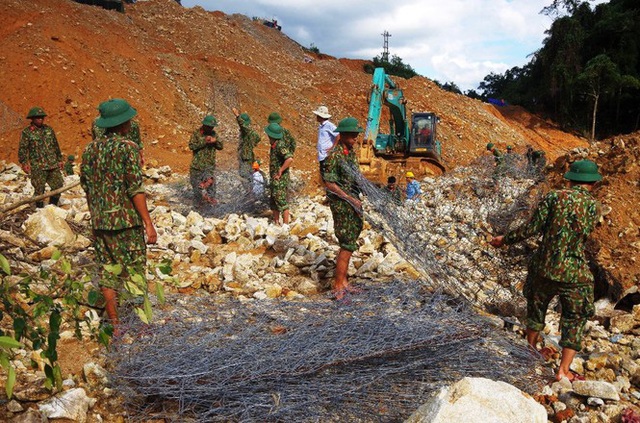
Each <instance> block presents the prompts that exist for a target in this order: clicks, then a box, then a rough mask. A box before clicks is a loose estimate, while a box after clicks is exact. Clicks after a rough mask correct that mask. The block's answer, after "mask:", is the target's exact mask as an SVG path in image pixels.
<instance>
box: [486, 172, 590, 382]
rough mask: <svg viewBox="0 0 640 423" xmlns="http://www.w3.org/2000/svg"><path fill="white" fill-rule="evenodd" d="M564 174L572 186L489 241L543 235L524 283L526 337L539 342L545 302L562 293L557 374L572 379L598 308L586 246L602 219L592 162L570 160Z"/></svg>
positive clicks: (508, 241) (499, 243)
mask: <svg viewBox="0 0 640 423" xmlns="http://www.w3.org/2000/svg"><path fill="white" fill-rule="evenodd" d="M564 177H565V178H566V179H567V180H569V184H570V189H564V190H557V191H551V192H550V193H549V194H547V195H546V196H545V198H544V199H543V200H542V201H541V202H540V203H539V204H538V206H537V208H536V209H535V211H534V213H533V216H532V218H531V219H530V220H529V222H527V223H526V224H524V225H523V226H521V227H519V228H518V229H516V230H514V231H512V232H509V233H508V234H506V235H504V236H498V237H495V238H494V239H493V240H492V241H491V245H493V246H495V247H500V246H502V245H503V244H514V243H516V242H519V241H522V240H525V239H527V238H530V237H532V236H534V235H542V242H541V243H540V246H539V247H538V249H537V250H536V252H535V253H534V255H533V257H532V258H531V262H530V264H529V273H528V276H527V281H526V283H525V286H524V295H525V297H526V299H527V319H526V326H527V330H526V332H527V341H528V342H529V344H530V345H531V346H532V347H533V348H535V347H536V343H537V341H538V335H539V333H540V331H541V330H542V329H544V320H545V316H546V312H547V307H548V305H549V303H550V302H551V299H552V298H553V297H554V296H556V295H558V296H559V298H560V304H561V305H562V319H561V321H560V329H561V332H562V339H561V341H560V345H561V346H562V358H561V360H560V367H559V368H558V372H557V374H556V378H557V379H558V380H560V379H561V378H562V377H567V378H568V379H569V380H572V379H573V378H575V377H576V375H574V374H573V373H571V371H570V370H569V366H570V365H571V362H572V361H573V358H574V357H575V355H576V352H577V351H579V350H580V349H581V348H582V335H583V331H584V326H585V323H586V322H587V319H588V318H589V317H591V316H592V315H593V311H594V307H593V281H594V278H593V275H592V274H591V272H590V271H589V266H588V263H587V259H586V257H585V253H584V248H585V242H586V240H587V237H588V236H589V234H590V233H591V232H592V231H593V229H594V227H595V224H596V222H597V218H598V212H597V204H596V201H595V199H594V198H593V197H592V196H591V194H590V191H591V190H592V189H593V184H594V183H595V182H597V181H600V180H601V179H602V176H601V175H600V173H599V172H598V166H597V165H596V164H595V163H594V162H592V161H590V160H581V161H578V162H574V163H572V164H571V167H570V169H569V172H567V173H565V175H564Z"/></svg>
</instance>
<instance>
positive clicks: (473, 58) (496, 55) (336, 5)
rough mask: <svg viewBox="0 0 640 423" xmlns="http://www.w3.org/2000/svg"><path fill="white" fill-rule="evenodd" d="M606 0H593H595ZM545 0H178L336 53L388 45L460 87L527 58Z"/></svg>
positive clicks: (540, 27) (357, 54)
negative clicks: (259, 20) (267, 23)
mask: <svg viewBox="0 0 640 423" xmlns="http://www.w3.org/2000/svg"><path fill="white" fill-rule="evenodd" d="M606 1H607V0H596V2H595V4H597V3H603V2H606ZM550 3H551V0H447V1H445V2H443V1H439V0H396V1H394V2H389V1H388V0H385V1H383V0H370V1H367V0H351V1H348V2H347V1H344V0H325V1H324V2H322V3H318V2H317V1H311V0H244V1H237V0H182V4H183V5H184V6H186V7H191V6H194V5H200V6H202V7H204V8H205V9H209V10H221V11H223V12H225V13H243V14H246V15H248V16H262V17H265V18H276V19H278V23H279V24H281V25H282V27H283V28H282V30H283V31H284V32H285V33H286V34H288V35H289V36H290V37H292V38H294V39H295V40H296V41H298V42H299V43H300V44H302V45H305V46H309V45H311V43H313V44H314V45H315V46H317V47H318V48H319V49H320V51H322V52H323V53H327V54H331V55H334V56H337V57H349V58H359V59H370V58H373V57H374V56H377V55H378V54H380V53H381V52H382V44H383V37H382V32H383V31H384V30H387V31H389V32H390V33H391V37H390V38H389V52H390V54H391V55H397V56H399V57H401V58H402V60H403V62H404V63H407V64H409V65H411V66H412V67H413V68H414V69H415V70H416V71H417V72H418V73H420V74H422V75H424V76H426V77H428V78H432V79H437V80H439V81H440V82H448V81H453V82H455V83H456V84H457V85H458V86H459V87H460V88H462V89H463V90H466V89H470V88H476V87H477V85H478V84H479V83H480V81H482V79H483V78H484V77H485V76H486V75H488V74H489V73H490V72H495V73H502V72H504V71H505V70H507V69H509V68H511V67H514V66H522V65H524V64H526V63H527V62H528V61H529V59H528V58H527V56H528V55H529V54H531V53H533V52H534V51H536V50H537V49H539V48H540V47H541V46H542V40H543V39H544V37H545V34H544V31H545V30H546V29H547V28H549V26H550V25H551V22H552V20H551V19H550V18H549V17H548V16H544V15H541V14H540V13H539V12H540V11H541V10H542V8H543V7H545V6H547V5H549V4H550Z"/></svg>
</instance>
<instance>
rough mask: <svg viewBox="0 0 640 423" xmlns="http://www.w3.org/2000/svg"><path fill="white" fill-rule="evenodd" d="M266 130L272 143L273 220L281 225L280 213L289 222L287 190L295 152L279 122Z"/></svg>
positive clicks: (283, 220) (270, 168)
mask: <svg viewBox="0 0 640 423" xmlns="http://www.w3.org/2000/svg"><path fill="white" fill-rule="evenodd" d="M264 132H266V134H267V135H268V136H269V142H270V144H271V149H270V154H269V176H270V178H271V181H270V194H271V197H270V198H271V211H272V213H273V222H274V223H275V224H276V225H280V214H282V222H283V223H284V224H288V223H289V202H288V201H287V191H288V190H289V182H290V175H289V168H290V167H291V163H292V162H293V153H292V152H291V150H289V146H288V145H287V143H286V141H285V139H284V129H283V128H282V127H281V126H280V125H278V124H277V123H275V122H274V123H270V124H269V126H267V127H266V128H264Z"/></svg>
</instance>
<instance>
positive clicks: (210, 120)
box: [202, 115, 218, 128]
mask: <svg viewBox="0 0 640 423" xmlns="http://www.w3.org/2000/svg"><path fill="white" fill-rule="evenodd" d="M202 124H203V125H204V126H210V127H212V128H215V127H216V126H218V121H217V120H216V118H215V117H213V115H207V116H205V117H204V119H202Z"/></svg>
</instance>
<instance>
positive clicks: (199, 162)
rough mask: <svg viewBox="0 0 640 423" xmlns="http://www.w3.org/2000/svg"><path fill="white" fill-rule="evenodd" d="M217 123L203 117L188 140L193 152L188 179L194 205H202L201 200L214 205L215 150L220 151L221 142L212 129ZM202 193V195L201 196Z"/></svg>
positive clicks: (208, 116)
mask: <svg viewBox="0 0 640 423" xmlns="http://www.w3.org/2000/svg"><path fill="white" fill-rule="evenodd" d="M217 125H218V121H217V120H216V118H215V117H213V116H211V115H207V116H205V118H204V119H203V120H202V126H201V127H200V128H198V129H196V130H195V131H194V132H193V134H192V135H191V139H190V140H189V148H190V149H191V151H192V152H193V159H192V160H191V168H190V169H189V179H190V180H191V187H192V188H193V198H194V204H195V205H196V206H200V205H202V202H203V200H205V201H207V202H209V203H211V204H215V203H216V199H215V198H216V180H215V175H214V173H215V170H216V150H222V141H220V140H218V135H217V134H216V131H215V130H214V129H213V128H215V127H216V126H217ZM203 191H204V194H203Z"/></svg>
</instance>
